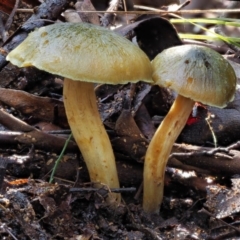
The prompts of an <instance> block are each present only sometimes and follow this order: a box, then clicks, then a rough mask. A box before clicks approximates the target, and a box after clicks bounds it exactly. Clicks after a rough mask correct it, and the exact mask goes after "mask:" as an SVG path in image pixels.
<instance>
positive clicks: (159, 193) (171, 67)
mask: <svg viewBox="0 0 240 240" xmlns="http://www.w3.org/2000/svg"><path fill="white" fill-rule="evenodd" d="M152 66H153V80H154V82H155V84H158V85H159V86H162V87H167V88H170V89H172V90H174V91H175V92H177V93H178V96H177V97H176V99H175V101H174V103H173V105H172V107H171V109H170V110H169V112H168V114H167V115H166V117H165V118H164V120H163V121H162V123H161V124H160V126H159V127H158V129H157V131H156V132H155V134H154V136H153V138H152V140H151V142H150V144H149V146H148V149H147V153H146V156H145V163H144V175H143V178H144V185H143V191H144V194H143V209H144V211H145V212H148V213H159V210H160V205H161V203H162V199H163V188H164V174H165V168H166V164H167V161H168V157H169V155H170V152H171V149H172V146H173V144H174V142H175V141H176V139H177V137H178V136H179V134H180V133H181V131H182V129H183V127H184V126H185V124H186V122H187V119H188V117H189V116H190V114H191V111H192V108H193V106H194V101H198V102H201V103H203V104H207V105H211V106H215V107H220V108H223V107H225V106H226V105H227V103H228V102H230V101H232V100H233V99H234V93H235V88H236V75H235V72H234V70H233V68H232V67H231V65H230V64H229V63H228V62H227V61H226V60H225V59H224V58H223V57H222V56H221V55H220V54H219V53H217V52H215V51H214V50H212V49H210V48H207V47H202V46H194V45H183V46H176V47H172V48H169V49H166V50H164V51H163V52H161V53H160V54H158V55H157V56H156V57H155V59H154V60H153V62H152ZM196 137H197V136H196Z"/></svg>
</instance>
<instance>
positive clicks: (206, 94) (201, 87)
mask: <svg viewBox="0 0 240 240" xmlns="http://www.w3.org/2000/svg"><path fill="white" fill-rule="evenodd" d="M152 65H153V80H154V82H155V84H158V85H160V86H163V87H169V88H171V89H172V90H174V91H176V92H177V93H178V94H180V95H182V96H184V97H187V98H191V99H192V100H194V101H198V102H202V103H204V104H207V105H211V106H216V107H225V106H226V105H227V103H228V102H230V101H232V100H233V99H234V94H235V89H236V81H237V78H236V75H235V72H234V70H233V68H232V66H231V65H230V64H229V63H228V62H227V61H226V60H225V59H224V58H223V57H222V56H221V55H220V54H219V53H217V52H216V51H214V50H212V49H210V48H207V47H203V46H196V45H182V46H177V47H172V48H169V49H166V50H164V51H163V52H162V53H160V54H159V55H157V56H156V58H155V59H154V60H153V62H152Z"/></svg>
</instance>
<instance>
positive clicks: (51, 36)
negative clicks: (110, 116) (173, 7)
mask: <svg viewBox="0 0 240 240" xmlns="http://www.w3.org/2000/svg"><path fill="white" fill-rule="evenodd" d="M7 60H9V61H10V62H11V63H13V64H14V65H17V66H18V67H30V66H34V67H36V68H38V69H41V70H44V71H47V72H49V73H52V74H57V75H60V76H63V77H65V79H64V87H63V95H64V105H65V109H66V114H67V118H68V123H69V125H70V128H71V130H72V133H73V136H74V138H75V140H76V142H77V144H78V146H79V148H80V151H81V153H82V155H83V158H84V160H85V162H86V165H87V168H88V171H89V175H90V179H91V181H92V182H94V183H96V186H97V187H99V186H100V185H99V184H105V185H107V186H108V187H109V188H118V187H119V180H118V175H117V170H116V164H115V158H114V154H113V150H112V146H111V143H110V140H109V138H108V135H107V133H106V131H105V128H104V126H103V124H102V121H101V118H100V115H99V113H98V108H97V104H96V96H95V92H94V85H93V83H108V84H125V83H128V82H137V81H139V80H143V81H147V82H152V78H151V75H152V67H151V63H150V61H149V59H148V57H147V56H146V55H145V53H144V52H143V51H142V50H141V49H139V48H138V47H137V46H135V45H134V44H133V43H131V42H130V41H129V40H127V39H125V38H124V37H121V36H119V35H117V34H116V33H114V32H112V31H110V30H108V29H105V28H102V27H98V26H95V25H91V24H86V23H59V24H53V25H49V26H46V27H42V28H39V29H37V30H36V31H34V32H32V33H30V34H29V36H28V37H27V38H26V40H24V41H23V42H22V43H21V44H20V45H19V46H18V47H17V48H15V49H14V50H13V51H12V52H10V53H9V54H8V56H7ZM108 199H109V201H110V200H111V201H112V200H114V201H115V200H116V201H117V202H119V201H120V194H114V193H110V194H109V198H108Z"/></svg>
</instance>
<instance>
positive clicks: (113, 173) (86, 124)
mask: <svg viewBox="0 0 240 240" xmlns="http://www.w3.org/2000/svg"><path fill="white" fill-rule="evenodd" d="M63 96H64V105H65V110H66V114H67V118H68V123H69V126H70V128H71V130H72V134H73V136H74V139H75V141H76V143H77V145H78V147H79V149H80V151H81V153H82V156H83V158H84V161H85V163H86V165H87V168H88V172H89V175H90V179H91V181H92V182H94V183H96V187H100V186H102V185H101V184H104V185H107V186H108V187H109V188H119V181H118V175H117V169H116V163H115V158H114V154H113V150H112V146H111V143H110V140H109V137H108V135H107V133H106V130H105V128H104V126H103V123H102V120H101V118H100V115H99V112H98V108H97V103H96V96H95V92H94V85H93V83H89V82H81V81H73V80H71V79H68V78H65V79H64V87H63ZM120 200H121V196H120V194H116V193H109V198H108V201H109V202H112V201H116V202H120Z"/></svg>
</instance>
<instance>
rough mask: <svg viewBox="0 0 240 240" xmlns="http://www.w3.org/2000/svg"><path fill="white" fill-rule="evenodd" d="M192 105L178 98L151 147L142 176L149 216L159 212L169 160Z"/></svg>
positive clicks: (189, 101)
mask: <svg viewBox="0 0 240 240" xmlns="http://www.w3.org/2000/svg"><path fill="white" fill-rule="evenodd" d="M193 106H194V101H193V100H191V99H189V98H186V97H183V96H181V95H178V96H177V98H176V100H175V101H174V103H173V105H172V107H171V109H170V110H169V112H168V114H167V116H166V117H165V118H164V120H163V121H162V123H161V125H160V126H159V127H158V129H157V131H156V132H155V134H154V136H153V138H152V140H151V142H150V144H149V147H148V149H147V153H146V156H145V162H144V173H143V179H144V184H143V209H144V211H145V212H147V213H159V210H160V205H161V203H162V200H163V190H164V175H165V169H166V165H167V161H168V157H169V155H170V152H171V149H172V146H173V144H174V142H175V141H176V140H177V137H178V136H179V134H180V133H181V131H182V129H183V128H184V126H185V124H186V122H187V120H188V117H189V115H190V114H191V111H192V108H193Z"/></svg>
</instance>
